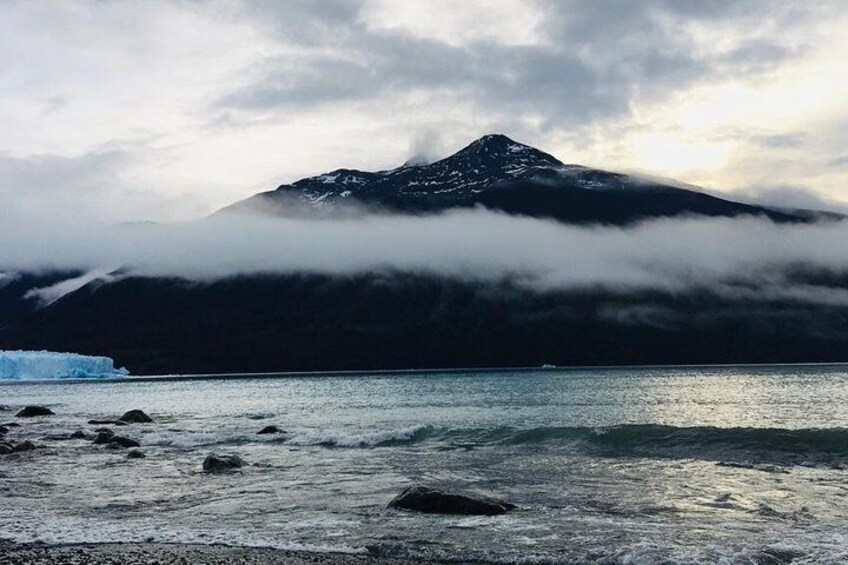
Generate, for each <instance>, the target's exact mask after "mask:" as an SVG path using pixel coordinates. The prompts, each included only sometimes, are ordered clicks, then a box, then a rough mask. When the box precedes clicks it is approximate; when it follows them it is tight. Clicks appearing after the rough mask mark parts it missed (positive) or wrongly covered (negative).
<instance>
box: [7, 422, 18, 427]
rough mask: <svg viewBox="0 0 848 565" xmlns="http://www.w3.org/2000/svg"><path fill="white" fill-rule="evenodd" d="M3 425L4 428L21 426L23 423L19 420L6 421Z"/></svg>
mask: <svg viewBox="0 0 848 565" xmlns="http://www.w3.org/2000/svg"><path fill="white" fill-rule="evenodd" d="M3 427H4V428H20V427H21V425H20V424H19V423H17V422H6V423H5V424H3Z"/></svg>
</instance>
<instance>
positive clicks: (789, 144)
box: [0, 0, 848, 221]
mask: <svg viewBox="0 0 848 565" xmlns="http://www.w3.org/2000/svg"><path fill="white" fill-rule="evenodd" d="M846 29H848V2H845V1H843V0H834V1H832V2H827V1H816V2H809V1H806V0H798V1H795V2H785V1H780V0H750V1H745V0H734V1H709V0H689V1H687V0H677V1H676V0H665V1H654V2H647V1H646V2H635V1H632V2H631V1H625V0H620V1H611V0H586V1H582V2H579V1H553V0H552V1H542V0H540V1H535V0H527V1H520V0H498V1H497V2H485V1H479V2H478V1H471V0H463V1H462V2H448V1H434V0H426V1H420V2H417V1H403V0H385V1H373V2H354V1H334V0H321V1H315V2H307V1H271V0H268V1H266V2H233V1H226V0H222V1H213V2H194V1H171V2H165V1H160V2H157V1H149V2H120V1H103V2H95V1H91V2H75V1H71V0H62V1H55V2H49V1H37V0H35V1H20V2H16V1H3V2H0V199H2V202H3V208H4V210H5V212H6V213H7V214H10V213H14V214H16V215H19V216H43V217H50V216H51V215H53V214H57V213H58V214H62V215H63V216H66V217H67V216H72V217H75V218H78V219H83V220H85V219H93V220H104V221H124V220H141V219H150V220H184V219H190V218H195V217H199V216H202V215H203V214H206V213H208V212H210V211H213V210H214V209H216V208H218V207H221V206H224V205H226V204H229V203H230V202H232V201H234V200H237V199H240V198H244V197H246V196H249V195H251V194H253V193H255V192H258V191H260V190H267V189H270V188H273V187H275V186H277V185H279V184H281V183H284V182H290V181H293V180H296V179H298V178H301V177H304V176H308V175H312V174H317V173H320V172H324V171H328V170H331V169H334V168H338V167H342V166H344V167H354V168H362V169H384V168H391V167H394V166H397V165H399V164H400V163H402V162H403V161H404V160H405V159H407V158H408V157H409V156H410V155H411V153H413V152H421V151H423V152H426V153H428V154H430V155H431V156H444V155H447V154H448V153H450V152H452V151H454V150H456V149H458V148H460V147H461V146H463V145H465V144H467V143H468V142H470V141H472V140H473V139H475V138H476V137H479V136H480V135H483V134H485V133H491V132H500V133H505V134H507V135H509V136H511V137H513V138H514V139H516V140H518V141H522V142H524V143H528V144H530V145H534V146H537V147H539V148H541V149H543V150H545V151H548V152H550V153H553V154H554V155H556V156H557V157H559V158H560V159H561V160H563V161H566V162H569V163H581V164H585V165H590V166H597V167H601V168H607V169H613V170H624V171H632V170H637V171H642V172H649V173H651V174H655V175H661V176H668V177H673V178H677V179H680V180H682V181H686V182H690V183H695V184H699V185H702V186H705V187H707V188H709V189H712V190H723V191H735V192H737V193H744V194H745V195H748V196H751V195H754V196H758V197H760V198H763V199H766V200H770V201H774V202H779V203H786V204H794V205H807V206H816V205H835V206H841V207H848V182H846V181H848V102H846V100H848V41H846V39H845V30H846Z"/></svg>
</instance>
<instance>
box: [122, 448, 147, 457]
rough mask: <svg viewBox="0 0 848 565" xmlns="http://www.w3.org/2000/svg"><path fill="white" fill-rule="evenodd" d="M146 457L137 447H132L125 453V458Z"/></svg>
mask: <svg viewBox="0 0 848 565" xmlns="http://www.w3.org/2000/svg"><path fill="white" fill-rule="evenodd" d="M145 457H147V456H146V455H145V454H144V452H143V451H139V450H138V449H133V450H132V451H130V452H129V453H127V459H144V458H145Z"/></svg>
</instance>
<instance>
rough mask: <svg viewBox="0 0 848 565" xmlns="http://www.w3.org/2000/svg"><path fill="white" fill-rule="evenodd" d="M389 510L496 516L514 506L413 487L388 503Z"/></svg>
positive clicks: (500, 501)
mask: <svg viewBox="0 0 848 565" xmlns="http://www.w3.org/2000/svg"><path fill="white" fill-rule="evenodd" d="M389 508H400V509H403V510H414V511H415V512H423V513H425V514H462V515H475V516H497V515H499V514H505V513H506V512H509V511H510V510H514V509H515V508H516V506H515V505H514V504H510V503H508V502H504V501H502V500H493V499H488V498H473V497H470V496H466V495H464V494H454V493H447V492H442V491H440V490H436V489H432V488H427V487H422V486H413V487H409V488H407V489H405V490H404V491H403V492H401V493H400V494H399V495H397V496H396V497H395V498H394V499H393V500H392V501H391V502H389Z"/></svg>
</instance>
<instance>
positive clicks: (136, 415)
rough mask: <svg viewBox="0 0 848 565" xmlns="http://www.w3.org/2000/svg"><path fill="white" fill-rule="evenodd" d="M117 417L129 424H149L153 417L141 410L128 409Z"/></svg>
mask: <svg viewBox="0 0 848 565" xmlns="http://www.w3.org/2000/svg"><path fill="white" fill-rule="evenodd" d="M118 419H119V420H120V421H122V422H127V423H129V424H150V423H151V422H153V418H151V417H150V416H148V415H147V414H145V413H144V412H142V411H141V410H130V411H129V412H127V413H126V414H124V415H123V416H121V417H120V418H118Z"/></svg>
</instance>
